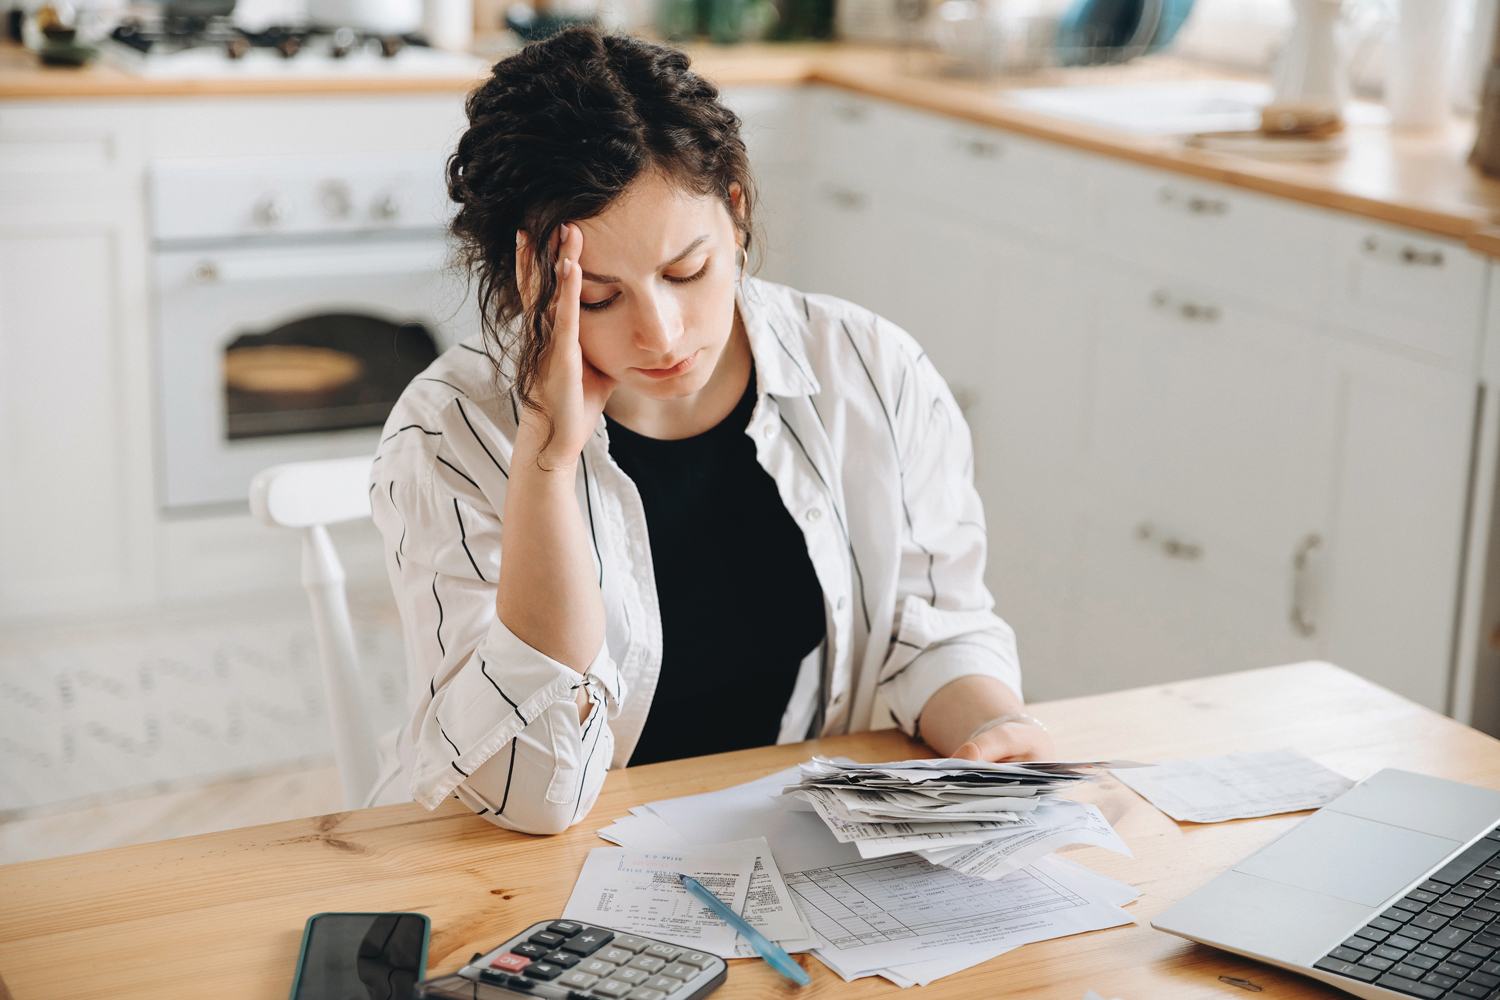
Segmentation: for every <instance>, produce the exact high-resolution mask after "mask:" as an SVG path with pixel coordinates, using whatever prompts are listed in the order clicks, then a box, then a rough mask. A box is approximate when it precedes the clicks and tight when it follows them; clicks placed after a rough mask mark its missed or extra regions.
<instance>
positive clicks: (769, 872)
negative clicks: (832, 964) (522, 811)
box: [570, 814, 817, 958]
mask: <svg viewBox="0 0 1500 1000" xmlns="http://www.w3.org/2000/svg"><path fill="white" fill-rule="evenodd" d="M648 819H649V822H646V820H648ZM599 836H601V837H603V838H604V839H606V840H610V841H612V842H614V843H618V844H620V845H621V846H622V847H639V848H651V849H654V850H658V851H660V850H668V851H672V852H680V853H682V854H685V855H686V854H691V855H692V856H693V857H695V858H697V859H699V860H700V861H701V860H702V859H704V858H712V857H721V856H728V857H739V856H742V855H747V854H748V855H751V856H753V857H754V858H755V867H754V868H753V869H752V871H751V873H750V886H749V889H748V890H747V892H746V893H745V905H744V907H743V908H742V909H740V910H739V911H738V912H739V914H740V916H742V917H744V918H745V920H746V922H747V923H749V924H750V926H751V927H754V928H755V929H756V930H758V931H760V932H761V933H762V934H764V935H765V936H766V937H768V938H770V939H771V940H772V941H774V942H776V943H777V944H778V945H780V946H781V949H782V950H783V951H786V952H789V953H794V954H795V953H797V952H804V951H811V950H812V949H813V948H815V947H817V941H816V940H814V939H813V936H812V929H811V928H810V927H808V925H807V921H805V920H803V919H802V914H801V913H800V912H798V910H797V906H796V904H795V903H793V902H792V894H791V891H790V890H788V889H787V887H786V880H785V879H783V878H782V876H781V870H780V869H779V868H777V867H776V858H775V856H774V855H772V854H771V848H770V846H769V845H767V843H766V838H764V837H756V838H753V839H750V840H738V841H734V842H732V843H727V844H713V845H708V846H703V845H698V846H691V847H689V846H685V845H686V844H687V842H686V841H685V840H683V838H682V836H681V835H680V834H678V833H677V832H676V831H675V830H673V829H672V828H671V827H670V826H667V824H666V823H664V822H663V821H662V820H661V819H660V818H658V817H656V816H655V815H654V814H653V815H650V816H649V817H648V816H647V815H645V814H637V815H634V816H624V817H621V818H620V819H619V820H617V821H616V822H615V823H614V824H613V825H612V826H607V827H605V828H604V829H602V830H600V831H599ZM616 838H619V839H616ZM685 874H688V875H692V872H686V873H685ZM700 881H701V880H700ZM580 882H581V879H580ZM576 894H577V893H576V891H575V895H576ZM570 905H571V904H570ZM704 950H708V949H706V948H705V949H704ZM716 954H722V955H723V957H724V958H757V957H759V956H758V955H757V953H756V951H755V948H754V946H752V945H751V944H750V942H748V941H746V940H745V939H744V938H743V937H740V936H738V935H736V937H735V946H734V951H733V952H724V953H716Z"/></svg>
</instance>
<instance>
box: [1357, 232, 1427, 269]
mask: <svg viewBox="0 0 1500 1000" xmlns="http://www.w3.org/2000/svg"><path fill="white" fill-rule="evenodd" d="M1365 253H1367V254H1369V255H1370V256H1371V257H1379V258H1380V259H1381V260H1389V261H1393V262H1395V263H1397V264H1411V265H1413V266H1416V267H1442V266H1443V251H1441V250H1423V249H1422V248H1421V247H1417V246H1413V245H1412V244H1410V243H1405V244H1401V245H1397V244H1395V243H1387V242H1382V241H1381V240H1380V238H1379V237H1376V236H1366V237H1365Z"/></svg>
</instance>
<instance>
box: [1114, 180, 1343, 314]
mask: <svg viewBox="0 0 1500 1000" xmlns="http://www.w3.org/2000/svg"><path fill="white" fill-rule="evenodd" d="M1092 159H1093V160H1094V163H1093V165H1092V166H1091V169H1090V171H1089V173H1090V174H1091V175H1092V176H1093V178H1094V185H1093V187H1094V191H1093V197H1094V203H1095V229H1094V233H1095V238H1096V239H1097V240H1098V241H1099V245H1098V249H1099V250H1101V251H1102V252H1104V253H1106V254H1109V255H1110V256H1114V257H1117V258H1119V259H1121V260H1125V261H1129V262H1131V263H1133V264H1140V265H1146V266H1150V267H1158V268H1162V269H1164V270H1168V271H1171V272H1173V273H1175V274H1177V275H1180V276H1182V277H1184V278H1188V279H1190V280H1192V281H1198V282H1203V283H1205V284H1209V285H1213V286H1215V287H1217V288H1220V289H1224V290H1226V291H1229V292H1232V293H1234V294H1237V295H1242V296H1244V297H1246V298H1248V299H1251V300H1253V301H1255V302H1258V303H1261V304H1263V305H1265V306H1268V307H1270V308H1272V309H1274V310H1276V311H1278V312H1283V313H1285V312H1292V313H1299V314H1302V315H1306V316H1318V315H1321V314H1322V313H1323V312H1324V311H1325V310H1326V308H1327V306H1326V300H1327V297H1328V294H1329V287H1330V283H1331V264H1330V255H1331V251H1332V249H1333V243H1334V221H1335V218H1334V216H1333V214H1332V213H1329V212H1325V211H1322V210H1319V209H1311V208H1306V207H1304V206H1301V205H1297V204H1295V203H1293V202H1290V201H1285V200H1282V199H1277V198H1270V197H1267V196H1264V195H1258V194H1255V193H1254V192H1250V191H1245V190H1242V189H1240V188H1234V187H1230V186H1228V185H1225V184H1215V183H1211V182H1205V181H1198V180H1196V179H1194V178H1189V177H1184V176H1181V175H1177V174H1172V173H1168V172H1166V171H1162V170H1149V169H1146V168H1142V167H1135V166H1132V165H1129V164H1120V163H1113V162H1109V161H1107V160H1104V159H1103V158H1098V157H1094V158H1092Z"/></svg>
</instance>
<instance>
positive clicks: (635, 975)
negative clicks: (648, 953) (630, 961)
mask: <svg viewBox="0 0 1500 1000" xmlns="http://www.w3.org/2000/svg"><path fill="white" fill-rule="evenodd" d="M613 978H615V979H618V980H619V981H620V982H622V983H630V984H631V985H632V986H640V985H641V984H642V983H644V982H645V981H646V980H648V979H650V978H651V973H649V972H647V971H646V970H645V969H630V968H625V969H616V970H615V974H614V977H613Z"/></svg>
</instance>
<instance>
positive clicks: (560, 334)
mask: <svg viewBox="0 0 1500 1000" xmlns="http://www.w3.org/2000/svg"><path fill="white" fill-rule="evenodd" d="M554 239H555V240H556V241H557V265H556V266H557V295H556V297H555V298H554V299H553V301H552V307H551V317H552V343H551V344H550V345H548V347H547V351H546V353H545V354H543V355H542V360H541V364H540V366H539V368H538V371H537V381H536V390H535V398H536V401H537V403H538V404H540V406H541V408H542V413H537V412H535V411H533V410H530V409H525V410H522V412H521V427H520V428H519V433H518V435H517V437H518V441H517V443H518V444H519V443H520V440H519V439H520V438H521V437H522V436H523V435H524V436H525V437H526V438H527V444H528V445H530V447H531V448H532V449H534V451H535V458H536V461H537V462H538V464H540V466H541V467H542V468H543V469H545V470H547V471H555V470H570V469H572V467H573V464H574V463H575V462H576V461H577V460H578V455H579V453H581V452H582V451H583V446H584V444H585V443H586V442H587V441H588V439H589V435H590V434H592V433H594V428H595V427H596V426H598V423H599V415H600V414H601V413H603V412H604V404H605V403H607V402H608V401H609V397H610V394H611V393H612V392H614V390H615V386H616V385H618V383H617V382H615V380H614V379H612V378H610V377H609V376H607V375H605V374H604V373H603V372H601V371H599V370H598V369H597V368H595V367H594V366H593V365H591V364H589V362H588V359H587V358H585V357H584V356H583V350H582V348H581V347H579V345H578V315H579V306H578V301H579V296H580V295H581V294H582V292H583V269H582V268H581V267H580V266H579V264H578V261H579V258H580V257H581V256H582V254H583V230H581V229H579V228H578V226H576V225H573V224H571V223H564V224H563V225H561V226H559V227H558V232H557V235H556V236H555V237H554ZM530 241H531V237H530V234H528V233H526V232H524V231H518V232H517V233H516V281H517V283H518V284H519V285H520V286H521V288H522V289H524V290H526V294H527V295H528V297H531V298H534V297H535V296H536V294H537V289H538V286H539V284H540V283H539V282H538V281H536V280H534V277H533V275H532V273H531V267H532V263H533V262H534V261H535V256H534V254H533V253H532V252H531V242H530ZM549 419H550V420H551V426H550V428H549V427H548V420H549ZM549 436H550V438H551V440H548V438H549Z"/></svg>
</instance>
